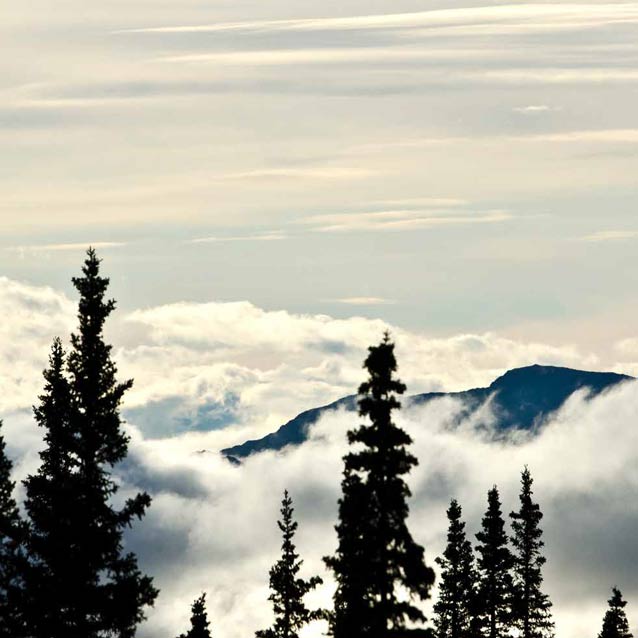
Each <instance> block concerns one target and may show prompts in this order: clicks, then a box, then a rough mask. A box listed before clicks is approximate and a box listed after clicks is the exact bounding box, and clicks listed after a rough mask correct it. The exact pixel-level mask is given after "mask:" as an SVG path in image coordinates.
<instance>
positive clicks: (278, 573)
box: [255, 490, 323, 638]
mask: <svg viewBox="0 0 638 638" xmlns="http://www.w3.org/2000/svg"><path fill="white" fill-rule="evenodd" d="M293 513H294V509H293V507H292V499H291V498H290V495H289V494H288V491H287V490H286V491H285V492H284V498H283V500H282V502H281V520H279V521H277V525H278V526H279V529H280V530H281V533H282V537H283V541H282V545H281V558H280V559H279V560H278V561H277V562H276V563H275V564H274V565H273V567H272V568H271V570H270V589H271V590H272V593H271V594H270V596H269V598H268V600H270V601H271V602H272V606H273V611H274V613H275V624H274V626H273V627H272V628H271V629H266V630H263V631H258V632H257V633H256V634H255V635H256V636H257V638H298V636H299V630H300V629H301V628H302V627H304V626H305V625H307V624H308V623H309V622H311V621H313V620H318V619H320V618H322V617H323V614H322V612H320V611H310V610H309V609H308V608H307V607H306V605H305V603H304V596H305V595H306V594H307V593H308V592H309V591H312V590H313V589H314V588H315V587H317V585H320V584H321V583H322V582H323V581H322V580H321V578H319V577H318V576H313V577H312V578H310V579H308V580H304V579H302V578H299V577H298V574H299V570H300V569H301V565H302V564H303V561H302V560H300V559H299V554H297V549H296V547H295V544H294V542H293V540H294V537H295V532H296V531H297V522H296V521H295V520H293Z"/></svg>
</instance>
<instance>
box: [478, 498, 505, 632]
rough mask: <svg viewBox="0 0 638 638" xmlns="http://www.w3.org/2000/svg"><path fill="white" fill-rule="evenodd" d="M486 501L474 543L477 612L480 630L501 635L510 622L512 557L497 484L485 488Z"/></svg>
mask: <svg viewBox="0 0 638 638" xmlns="http://www.w3.org/2000/svg"><path fill="white" fill-rule="evenodd" d="M487 502H488V505H487V511H486V513H485V516H484V517H483V521H482V529H481V531H480V532H479V533H478V534H477V535H476V538H477V540H478V542H479V544H478V545H477V547H476V550H477V552H478V560H477V566H478V571H479V581H478V598H477V599H478V609H477V612H478V615H479V619H480V629H481V634H482V635H483V636H485V637H486V638H502V637H503V636H505V635H507V633H508V630H509V628H510V626H511V592H512V571H511V570H512V567H513V557H512V554H511V552H510V550H509V548H508V544H507V534H506V533H505V521H504V520H503V514H502V512H501V502H500V498H499V493H498V488H497V487H496V486H494V487H493V488H492V489H491V490H490V491H489V492H488V495H487Z"/></svg>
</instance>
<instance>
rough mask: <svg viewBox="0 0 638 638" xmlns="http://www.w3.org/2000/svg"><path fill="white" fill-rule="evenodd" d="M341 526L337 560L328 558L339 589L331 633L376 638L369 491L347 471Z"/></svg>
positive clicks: (338, 636) (349, 637)
mask: <svg viewBox="0 0 638 638" xmlns="http://www.w3.org/2000/svg"><path fill="white" fill-rule="evenodd" d="M341 489H342V492H343V496H342V498H341V499H340V500H339V523H338V524H337V526H336V530H337V534H338V537H339V547H338V549H337V553H336V555H335V556H328V557H326V558H324V562H325V563H326V566H327V567H328V568H329V569H331V570H332V571H333V572H334V574H335V579H336V580H337V584H338V586H337V589H336V590H335V594H334V598H333V610H332V611H331V612H330V613H329V614H328V621H329V633H330V635H332V636H334V637H335V638H362V637H364V636H373V635H374V627H373V626H372V607H373V605H374V599H373V596H372V592H371V589H370V587H369V583H368V573H367V570H368V567H369V562H368V553H367V550H368V546H367V543H366V539H367V538H369V537H370V536H371V529H370V527H371V522H372V519H371V514H370V505H369V501H370V499H369V494H368V487H367V485H365V484H364V482H363V480H362V479H361V477H360V476H359V475H358V474H356V473H355V472H354V471H353V470H351V469H350V468H348V467H346V469H345V470H344V475H343V481H342V483H341Z"/></svg>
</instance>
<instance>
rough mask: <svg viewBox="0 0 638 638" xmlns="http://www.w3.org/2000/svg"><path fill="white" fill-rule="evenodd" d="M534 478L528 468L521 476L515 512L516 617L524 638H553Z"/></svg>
mask: <svg viewBox="0 0 638 638" xmlns="http://www.w3.org/2000/svg"><path fill="white" fill-rule="evenodd" d="M533 482H534V481H533V479H532V475H531V473H530V471H529V469H528V468H527V467H526V468H525V469H524V470H523V473H522V475H521V492H520V508H519V510H518V511H517V512H512V513H511V514H510V517H511V519H512V530H513V535H512V546H513V548H514V587H513V596H512V615H513V620H514V625H515V626H516V627H517V628H518V630H519V632H520V636H521V638H551V637H552V636H553V635H554V623H553V621H552V616H551V607H552V604H551V602H550V600H549V598H548V597H547V595H546V594H544V593H543V592H542V590H541V585H542V584H543V574H542V567H543V565H544V564H545V557H544V556H543V555H542V554H541V550H542V548H543V545H544V543H543V541H542V540H541V539H542V535H543V532H542V530H541V528H540V521H541V519H542V518H543V514H542V512H541V510H540V507H539V505H538V503H534V501H533V500H532V494H533V492H532V484H533Z"/></svg>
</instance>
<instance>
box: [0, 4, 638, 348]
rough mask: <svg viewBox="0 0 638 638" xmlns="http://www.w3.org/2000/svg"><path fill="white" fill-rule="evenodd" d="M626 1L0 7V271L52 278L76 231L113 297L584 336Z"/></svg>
mask: <svg viewBox="0 0 638 638" xmlns="http://www.w3.org/2000/svg"><path fill="white" fill-rule="evenodd" d="M637 19H638V8H637V7H636V5H635V3H601V2H592V3H588V2H581V3H576V4H572V3H567V2H546V3H529V4H526V3H503V2H500V3H495V4H482V3H480V2H467V1H466V2H459V1H455V0H446V1H445V2H442V1H431V2H427V3H425V2H422V1H421V2H417V1H415V0H396V1H393V2H384V1H381V0H367V1H366V2H362V1H360V0H359V1H358V0H339V2H323V3H321V4H320V5H319V4H317V3H307V2H300V1H299V0H296V1H295V2H292V1H291V0H274V1H273V0H269V1H268V2H263V1H260V2H255V1H249V0H232V2H231V1H222V0H213V1H211V2H196V1H190V0H186V1H182V2H171V1H165V2H153V3H150V2H147V1H146V0H133V1H128V2H119V1H107V2H101V3H99V4H95V3H91V4H87V3H85V2H80V1H79V0H64V1H62V2H55V3H52V2H50V1H46V0H34V2H29V3H26V4H20V5H19V6H18V5H15V6H12V7H11V8H10V9H9V10H8V11H7V12H5V16H4V19H3V21H2V25H0V30H1V36H2V41H3V50H4V51H5V55H4V56H3V59H2V60H1V61H0V95H1V102H0V130H1V131H2V135H1V136H0V157H1V158H2V159H0V175H1V179H2V186H3V198H2V203H1V204H0V221H1V222H2V231H3V232H2V234H1V235H2V238H1V239H0V272H2V273H3V274H5V275H6V276H9V277H12V278H16V279H19V280H25V281H29V282H32V283H35V284H39V283H47V284H51V285H55V286H57V287H60V288H62V289H65V287H66V289H67V290H68V276H67V273H68V270H69V268H70V267H71V266H72V265H74V264H76V263H77V260H78V256H79V255H80V254H81V248H82V247H84V246H86V244H87V243H93V244H95V245H97V246H100V247H101V248H102V250H103V252H104V253H105V254H108V258H109V260H110V267H111V272H112V273H113V278H114V286H115V291H116V294H117V297H118V299H119V300H120V302H121V304H122V305H124V306H125V307H128V308H132V307H137V306H140V305H141V306H147V305H156V304H160V303H168V302H173V301H177V300H179V301H182V300H188V301H210V300H223V301H236V300H245V299H248V300H251V301H252V302H254V303H257V304H258V305H260V306H261V307H265V308H268V309H273V310H274V309H282V308H284V309H288V310H292V311H295V312H311V313H326V314H330V315H332V316H338V317H347V316H350V315H351V314H353V313H354V312H356V313H357V314H362V315H364V316H368V317H377V316H380V315H382V316H384V317H387V318H388V319H390V320H392V321H395V322H397V323H400V324H401V325H405V326H410V327H412V328H419V329H427V330H429V331H431V332H432V333H436V334H450V333H452V332H456V331H464V330H471V331H475V330H479V331H483V330H493V329H498V330H501V331H507V332H508V333H509V334H511V335H512V336H527V335H532V336H534V337H536V336H538V335H543V336H544V337H545V338H550V339H552V340H554V341H555V342H557V343H560V342H561V340H562V339H564V336H565V335H573V336H574V338H577V339H578V340H580V342H581V343H587V342H590V341H591V340H592V339H593V338H595V339H596V342H597V344H600V342H601V341H604V340H605V339H604V336H605V330H610V331H615V332H616V333H619V332H620V331H622V330H623V329H624V328H626V327H627V326H631V324H632V322H631V321H627V317H628V315H630V316H635V312H636V311H637V308H636V302H635V299H634V296H633V291H634V290H635V288H636V284H637V279H638V277H637V275H636V273H637V272H638V269H636V261H635V255H636V250H635V247H636V241H637V240H638V225H637V223H636V219H635V207H636V203H637V198H636V188H635V184H636V179H635V175H636V170H637V168H638V155H637V151H638V123H637V122H636V112H638V108H637V107H638V96H637V94H636V90H635V87H636V81H637V80H638V71H637V70H636V61H637V60H638V45H637V44H636V20H637ZM619 316H620V317H622V319H620V321H619V320H618V317H619ZM592 319H594V320H596V321H597V326H599V327H598V329H595V328H592V327H591V326H588V325H584V324H586V322H587V321H591V320H592ZM602 326H604V328H602ZM594 333H595V334H594ZM615 336H622V335H620V334H616V335H615Z"/></svg>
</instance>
